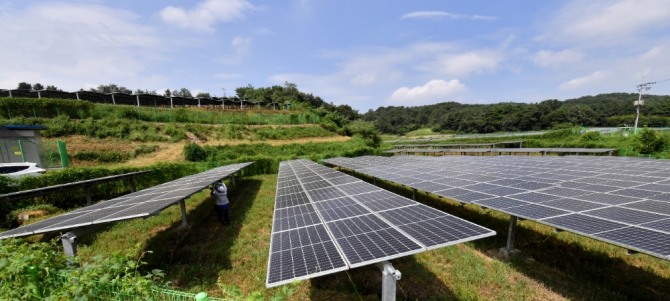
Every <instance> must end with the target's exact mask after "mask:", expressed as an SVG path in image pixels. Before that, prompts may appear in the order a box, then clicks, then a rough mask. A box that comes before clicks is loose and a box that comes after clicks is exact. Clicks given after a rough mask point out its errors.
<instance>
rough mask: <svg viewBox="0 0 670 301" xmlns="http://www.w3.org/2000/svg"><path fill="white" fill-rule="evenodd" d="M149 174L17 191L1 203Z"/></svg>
mask: <svg viewBox="0 0 670 301" xmlns="http://www.w3.org/2000/svg"><path fill="white" fill-rule="evenodd" d="M149 172H152V170H143V171H135V172H129V173H125V174H119V175H111V176H106V177H101V178H95V179H88V180H83V181H77V182H72V183H65V184H59V185H53V186H49V187H42V188H36V189H30V190H22V191H17V192H11V193H7V194H3V195H0V201H11V200H19V199H24V198H31V197H36V196H40V195H45V194H49V193H54V192H58V191H65V190H68V189H75V188H79V187H90V186H91V185H97V184H101V183H107V182H112V181H116V180H119V179H123V178H132V177H134V176H138V175H141V174H145V173H149Z"/></svg>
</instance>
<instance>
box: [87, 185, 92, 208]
mask: <svg viewBox="0 0 670 301" xmlns="http://www.w3.org/2000/svg"><path fill="white" fill-rule="evenodd" d="M91 204H93V195H92V193H91V187H90V186H89V187H86V206H89V205H91Z"/></svg>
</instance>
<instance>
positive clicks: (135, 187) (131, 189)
mask: <svg viewBox="0 0 670 301" xmlns="http://www.w3.org/2000/svg"><path fill="white" fill-rule="evenodd" d="M128 183H129V184H130V192H135V191H137V186H136V185H135V178H133V177H130V178H129V179H128Z"/></svg>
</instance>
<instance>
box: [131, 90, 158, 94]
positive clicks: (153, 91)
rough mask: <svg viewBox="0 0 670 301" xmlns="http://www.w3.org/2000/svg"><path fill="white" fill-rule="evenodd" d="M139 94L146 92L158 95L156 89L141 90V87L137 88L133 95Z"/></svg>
mask: <svg viewBox="0 0 670 301" xmlns="http://www.w3.org/2000/svg"><path fill="white" fill-rule="evenodd" d="M140 94H148V95H158V93H156V90H151V91H150V90H142V89H137V90H135V95H140Z"/></svg>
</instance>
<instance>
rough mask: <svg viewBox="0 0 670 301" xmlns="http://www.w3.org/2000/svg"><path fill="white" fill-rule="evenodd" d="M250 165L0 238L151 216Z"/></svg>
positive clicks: (162, 186) (168, 184)
mask: <svg viewBox="0 0 670 301" xmlns="http://www.w3.org/2000/svg"><path fill="white" fill-rule="evenodd" d="M252 163H253V162H246V163H238V164H232V165H226V166H222V167H218V168H214V169H211V170H208V171H206V172H202V173H198V174H194V175H190V176H187V177H183V178H180V179H177V180H174V181H170V182H166V183H163V184H160V185H157V186H153V187H150V188H147V189H143V190H140V191H137V192H134V193H131V194H127V195H124V196H120V197H117V198H114V199H111V200H108V201H102V202H99V203H97V204H94V205H91V206H86V207H83V208H79V209H77V210H74V211H71V212H68V213H65V214H63V215H59V216H56V217H52V218H49V219H46V220H43V221H40V222H37V223H34V224H30V225H26V226H23V227H19V228H16V229H12V230H9V231H5V232H2V233H0V239H4V238H9V237H18V236H27V235H33V234H39V233H46V232H54V231H62V230H67V229H74V228H78V227H83V226H88V225H93V224H103V223H109V222H113V221H119V220H126V219H132V218H138V217H146V216H150V215H154V214H156V213H158V212H160V211H161V210H163V209H165V208H166V207H169V206H171V205H173V204H175V203H177V202H179V201H180V200H183V199H185V198H188V197H189V196H191V195H192V194H194V193H197V192H199V191H201V190H202V189H203V188H205V187H207V186H208V185H210V184H212V183H214V182H216V181H218V180H220V179H223V178H226V177H228V176H230V175H232V174H234V173H236V172H238V171H239V170H240V169H242V168H244V167H246V166H248V165H251V164H252Z"/></svg>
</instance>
